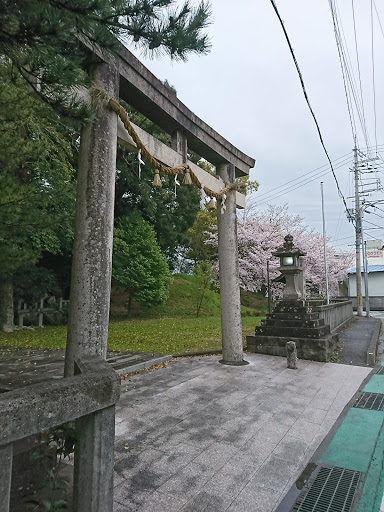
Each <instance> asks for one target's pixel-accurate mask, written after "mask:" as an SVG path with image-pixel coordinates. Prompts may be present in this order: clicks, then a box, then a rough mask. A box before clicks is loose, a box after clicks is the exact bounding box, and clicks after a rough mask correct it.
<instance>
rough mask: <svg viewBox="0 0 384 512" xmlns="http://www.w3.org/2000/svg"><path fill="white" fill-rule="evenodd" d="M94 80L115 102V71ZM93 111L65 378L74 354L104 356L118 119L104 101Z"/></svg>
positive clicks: (86, 137) (80, 192)
mask: <svg viewBox="0 0 384 512" xmlns="http://www.w3.org/2000/svg"><path fill="white" fill-rule="evenodd" d="M92 79H93V82H94V83H95V85H96V86H97V87H100V89H102V90H103V91H104V92H105V93H106V94H107V96H108V97H112V98H114V99H116V100H118V98H119V94H118V87H119V74H118V70H116V69H115V68H114V67H113V66H110V65H109V64H106V63H100V62H98V63H96V64H95V65H94V69H93V73H92ZM94 108H95V117H94V120H93V122H92V123H91V124H89V125H87V126H85V127H84V128H83V130H82V133H81V145H80V158H79V170H78V178H77V200H76V203H77V206H76V227H75V241H74V247H73V259H72V278H71V297H70V303H69V319H68V337H67V349H66V355H65V376H71V375H73V373H74V358H75V357H76V356H78V355H82V354H88V355H92V354H97V355H100V356H101V357H103V358H105V357H106V353H107V338H108V322H109V302H110V291H111V272H112V244H113V210H114V200H115V172H116V147H117V115H116V113H115V112H113V111H112V110H111V109H110V108H109V107H108V105H107V103H106V102H105V101H103V102H101V103H100V104H98V102H94Z"/></svg>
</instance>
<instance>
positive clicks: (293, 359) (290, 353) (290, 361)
mask: <svg viewBox="0 0 384 512" xmlns="http://www.w3.org/2000/svg"><path fill="white" fill-rule="evenodd" d="M286 348H287V368H290V369H291V370H297V350H296V343H295V342H294V341H288V342H287V344H286Z"/></svg>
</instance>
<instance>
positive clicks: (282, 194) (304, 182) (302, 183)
mask: <svg viewBox="0 0 384 512" xmlns="http://www.w3.org/2000/svg"><path fill="white" fill-rule="evenodd" d="M347 163H349V159H348V160H347V161H345V162H341V163H340V165H338V166H337V167H335V169H339V168H341V167H343V166H344V165H346V164H347ZM330 172H332V171H331V170H328V171H325V172H320V173H318V174H316V175H315V176H313V177H311V178H309V179H306V180H303V181H302V182H299V183H297V184H296V185H291V186H290V187H288V188H286V189H285V190H284V191H283V192H279V193H277V194H272V195H270V196H267V197H265V198H264V199H262V200H261V201H258V204H259V205H260V206H261V205H263V204H265V203H268V202H269V201H271V200H273V199H277V198H279V197H281V196H284V195H285V194H288V193H289V192H293V191H295V190H297V189H299V188H301V187H304V186H305V185H308V184H309V183H312V182H313V181H315V180H317V179H319V178H320V177H322V176H326V175H327V174H329V173H330ZM279 188H280V187H279ZM344 206H345V205H344Z"/></svg>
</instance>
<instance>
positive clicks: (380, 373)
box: [376, 366, 384, 375]
mask: <svg viewBox="0 0 384 512" xmlns="http://www.w3.org/2000/svg"><path fill="white" fill-rule="evenodd" d="M376 375H384V366H382V367H381V368H380V370H378V371H377V372H376Z"/></svg>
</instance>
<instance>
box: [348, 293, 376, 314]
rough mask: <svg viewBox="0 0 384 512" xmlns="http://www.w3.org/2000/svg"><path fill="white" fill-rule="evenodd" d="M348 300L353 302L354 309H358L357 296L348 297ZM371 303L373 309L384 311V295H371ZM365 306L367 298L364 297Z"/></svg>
mask: <svg viewBox="0 0 384 512" xmlns="http://www.w3.org/2000/svg"><path fill="white" fill-rule="evenodd" d="M348 300H350V301H351V302H352V308H353V310H354V311H356V310H357V299H356V297H348ZM369 305H370V309H371V311H384V296H373V297H369ZM363 306H365V300H364V297H363Z"/></svg>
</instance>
